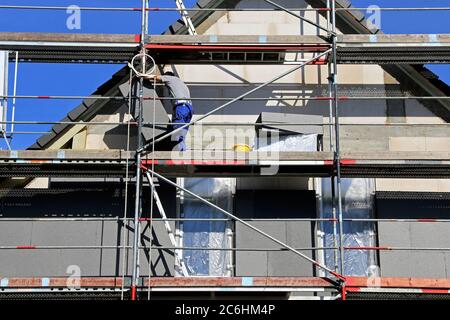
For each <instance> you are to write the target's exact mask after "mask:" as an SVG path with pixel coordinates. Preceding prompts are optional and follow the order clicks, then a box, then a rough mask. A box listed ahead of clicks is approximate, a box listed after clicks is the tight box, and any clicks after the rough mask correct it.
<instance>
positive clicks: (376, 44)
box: [0, 32, 450, 64]
mask: <svg viewBox="0 0 450 320" xmlns="http://www.w3.org/2000/svg"><path fill="white" fill-rule="evenodd" d="M139 41H140V36H139V35H134V34H66V33H21V32H3V33H0V49H1V50H10V51H19V58H20V59H21V60H22V61H35V62H97V63H111V62H120V63H123V62H125V61H128V60H130V59H131V58H132V57H133V56H134V54H136V53H137V51H138V47H139ZM146 43H147V48H148V50H149V53H150V54H152V55H154V56H155V58H156V59H157V62H158V63H168V62H170V63H178V64H182V63H190V64H205V63H215V62H220V63H230V64H236V63H241V64H244V63H283V62H285V56H284V55H283V54H284V53H285V52H290V51H293V52H317V51H323V50H326V49H327V48H329V47H330V46H331V44H330V42H329V39H327V37H325V36H316V35H238V36H237V35H236V36H235V35H151V36H148V37H147V38H146ZM180 50H182V53H183V54H180ZM230 52H235V53H236V52H240V53H246V52H251V53H253V54H254V53H255V52H258V53H261V54H263V53H272V54H273V53H279V54H280V55H279V56H274V55H271V56H270V55H265V56H264V55H263V56H261V57H255V56H251V57H250V59H249V58H247V57H245V59H244V58H242V59H238V58H239V57H233V58H230V57H228V56H227V57H224V56H220V55H217V53H223V54H225V53H230ZM213 53H214V54H213ZM449 61H450V35H449V34H399V35H384V34H383V35H365V34H345V35H339V36H338V39H337V62H338V63H368V64H370V63H374V64H393V63H405V64H422V63H448V62H449Z"/></svg>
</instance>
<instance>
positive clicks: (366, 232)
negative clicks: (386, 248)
mask: <svg viewBox="0 0 450 320" xmlns="http://www.w3.org/2000/svg"><path fill="white" fill-rule="evenodd" d="M341 182H342V184H341V186H342V188H341V190H342V210H343V218H344V219H345V218H364V219H370V218H373V217H374V195H375V182H374V179H364V178H355V179H350V178H349V179H342V180H341ZM335 190H336V189H335ZM336 194H337V193H336ZM322 199H323V209H322V214H323V217H324V218H331V217H332V197H331V183H330V179H322ZM336 215H338V210H337V207H336ZM322 228H323V232H324V247H334V246H335V243H334V236H333V222H323V223H322ZM336 228H337V230H338V231H337V238H336V239H337V244H338V246H339V225H338V223H336ZM343 229H344V232H343V244H344V247H371V246H376V243H375V242H376V240H375V223H374V222H367V221H365V222H360V221H358V222H356V221H344V224H343ZM335 253H337V257H336V258H337V262H338V266H339V265H340V263H339V261H340V259H339V251H335V250H325V263H326V265H327V266H328V267H329V268H331V269H334V266H335V261H336V260H335ZM374 268H377V265H376V252H375V251H373V250H345V251H344V275H347V276H371V275H372V274H373V269H374Z"/></svg>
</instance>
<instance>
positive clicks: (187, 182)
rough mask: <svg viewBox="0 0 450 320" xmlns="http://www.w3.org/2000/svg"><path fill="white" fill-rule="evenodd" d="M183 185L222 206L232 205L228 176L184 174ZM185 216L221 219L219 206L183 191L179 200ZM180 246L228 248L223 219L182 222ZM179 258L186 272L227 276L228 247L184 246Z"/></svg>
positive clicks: (228, 262)
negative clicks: (215, 206)
mask: <svg viewBox="0 0 450 320" xmlns="http://www.w3.org/2000/svg"><path fill="white" fill-rule="evenodd" d="M184 187H185V188H186V189H188V190H189V191H192V192H194V193H195V194H197V195H199V196H201V197H204V198H206V199H207V200H208V201H210V202H212V203H214V204H215V205H217V206H219V207H221V208H223V209H225V210H230V209H231V200H232V187H233V183H232V179H229V178H201V179H197V178H186V179H184ZM182 216H183V217H184V218H191V219H192V218H201V219H217V218H219V219H223V218H227V217H226V216H224V215H223V214H222V213H220V212H219V211H218V210H215V209H214V208H212V207H211V206H209V205H207V204H204V203H202V202H200V201H199V200H197V199H195V198H193V197H191V196H189V195H187V194H184V200H183V204H182ZM181 229H182V231H183V238H182V239H183V247H196V248H198V247H201V248H219V249H220V248H222V249H223V248H229V247H230V245H231V244H230V243H229V241H228V239H227V235H226V230H227V222H226V221H185V222H182V226H181ZM182 259H183V261H184V263H185V265H186V268H187V271H188V274H189V276H227V275H229V274H228V269H227V266H228V265H229V264H230V259H231V251H225V250H189V249H183V252H182Z"/></svg>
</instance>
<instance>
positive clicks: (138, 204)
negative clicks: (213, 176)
mask: <svg viewBox="0 0 450 320" xmlns="http://www.w3.org/2000/svg"><path fill="white" fill-rule="evenodd" d="M146 8H147V0H142V20H141V43H140V45H141V55H142V73H145V72H146V70H145V68H146V66H145V59H146V56H145V53H146V50H145V37H146V35H147V22H146V20H147V13H146V11H147V10H146ZM136 84H137V85H138V90H139V93H138V95H139V99H138V107H137V108H136V111H137V112H136V116H137V119H136V120H137V122H138V130H137V148H138V149H140V148H142V146H143V140H142V114H143V113H142V108H143V105H144V78H143V77H139V81H138V82H136ZM140 164H141V153H140V152H136V192H135V207H134V241H133V273H132V279H131V282H132V283H131V300H136V299H137V287H138V285H139V242H140V232H141V231H140V223H139V218H140V216H141V210H142V179H141V178H142V177H141V175H142V172H141V166H140Z"/></svg>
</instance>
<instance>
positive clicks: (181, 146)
mask: <svg viewBox="0 0 450 320" xmlns="http://www.w3.org/2000/svg"><path fill="white" fill-rule="evenodd" d="M146 79H148V80H153V79H156V81H159V82H162V83H164V84H165V85H166V87H167V88H168V89H169V92H170V95H171V96H172V97H174V99H173V100H172V104H173V111H172V123H173V124H172V130H176V129H178V128H180V127H182V126H183V124H185V123H189V122H191V119H192V115H193V113H194V110H193V107H192V102H191V100H190V98H191V93H190V91H189V88H188V87H187V85H186V84H185V83H184V82H183V80H181V79H180V78H179V77H177V76H176V75H175V74H174V73H173V72H171V71H166V72H165V73H164V74H163V75H161V76H160V75H149V76H147V77H146ZM177 123H178V124H177ZM188 130H189V127H186V128H184V129H182V130H181V131H179V132H177V133H175V134H174V135H173V136H172V141H175V142H176V145H175V147H174V148H173V150H177V151H184V150H186V143H185V140H186V135H187V132H188Z"/></svg>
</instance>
